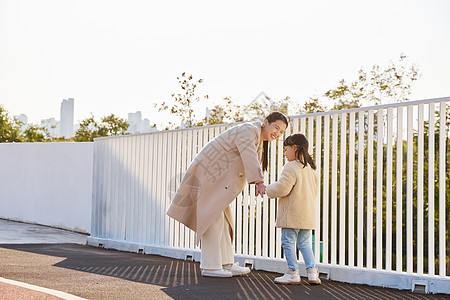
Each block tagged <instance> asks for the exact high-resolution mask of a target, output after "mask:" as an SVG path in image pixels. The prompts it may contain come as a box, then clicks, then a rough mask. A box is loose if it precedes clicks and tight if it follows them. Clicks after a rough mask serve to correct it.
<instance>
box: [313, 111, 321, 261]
mask: <svg viewBox="0 0 450 300" xmlns="http://www.w3.org/2000/svg"><path fill="white" fill-rule="evenodd" d="M315 146H316V154H315V156H314V160H315V162H316V167H317V169H316V170H317V174H318V176H319V178H320V174H321V173H320V172H321V164H322V162H321V160H322V159H321V157H322V117H321V116H317V117H316V140H315ZM319 180H320V179H319ZM320 194H321V191H320V184H319V193H318V196H317V207H316V229H315V231H314V254H315V258H316V261H317V262H322V261H321V259H320V258H321V257H320V256H321V255H320V254H321V251H320V244H321V240H322V238H321V235H320V228H321V226H320V207H321V201H320Z"/></svg>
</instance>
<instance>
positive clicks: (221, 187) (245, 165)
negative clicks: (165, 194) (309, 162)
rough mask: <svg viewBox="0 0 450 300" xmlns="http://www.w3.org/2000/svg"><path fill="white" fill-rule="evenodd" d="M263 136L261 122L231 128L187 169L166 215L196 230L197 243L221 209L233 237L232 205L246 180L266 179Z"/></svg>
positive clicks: (208, 145) (203, 150)
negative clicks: (262, 158)
mask: <svg viewBox="0 0 450 300" xmlns="http://www.w3.org/2000/svg"><path fill="white" fill-rule="evenodd" d="M260 136H261V123H260V122H255V123H246V124H241V125H238V126H235V127H232V128H230V129H228V130H227V131H225V132H223V133H221V134H220V135H219V136H217V137H216V138H214V139H213V140H212V141H210V142H209V143H208V144H207V145H206V146H205V147H203V149H202V150H201V151H200V153H199V154H197V156H196V157H195V159H194V161H193V162H192V163H191V165H190V166H189V168H188V170H187V171H186V174H185V175H184V178H183V180H182V182H181V184H180V186H179V188H178V190H177V192H176V194H175V196H174V198H173V200H172V203H171V204H170V206H169V209H168V210H167V215H169V216H170V217H172V218H174V219H175V220H177V221H179V222H181V223H183V224H184V225H186V226H187V227H189V228H190V229H192V230H194V231H195V232H196V233H197V242H198V241H199V240H200V238H201V237H202V235H203V234H204V233H205V231H206V230H207V229H208V227H209V226H210V225H211V223H212V222H213V221H214V220H215V219H216V218H217V216H218V215H219V214H220V213H221V212H224V213H225V216H226V218H227V220H228V222H229V223H230V225H231V226H230V227H231V229H230V234H231V237H232V239H233V236H234V226H233V224H234V223H233V220H232V215H231V209H230V208H229V204H230V203H231V202H232V201H233V200H234V199H235V198H236V197H237V195H238V194H239V193H241V192H242V190H243V189H244V187H245V185H246V182H249V183H254V182H256V181H263V178H264V177H263V173H262V169H261V166H260V158H261V147H260Z"/></svg>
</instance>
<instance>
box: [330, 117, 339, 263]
mask: <svg viewBox="0 0 450 300" xmlns="http://www.w3.org/2000/svg"><path fill="white" fill-rule="evenodd" d="M338 118H339V115H333V116H332V119H333V123H332V133H331V140H332V146H331V224H330V227H331V241H330V243H331V264H333V265H334V264H336V260H337V257H336V256H337V255H336V254H337V249H336V248H337V157H338V155H337V152H338V121H339V119H338Z"/></svg>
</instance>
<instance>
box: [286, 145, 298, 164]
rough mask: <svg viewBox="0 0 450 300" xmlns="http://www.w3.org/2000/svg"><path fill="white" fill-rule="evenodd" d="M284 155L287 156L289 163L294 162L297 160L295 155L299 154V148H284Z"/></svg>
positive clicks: (294, 146)
mask: <svg viewBox="0 0 450 300" xmlns="http://www.w3.org/2000/svg"><path fill="white" fill-rule="evenodd" d="M283 148H284V155H285V156H286V159H287V160H288V161H293V160H296V159H297V156H296V155H295V153H296V152H297V146H296V145H293V146H284V147H283Z"/></svg>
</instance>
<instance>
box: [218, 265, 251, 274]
mask: <svg viewBox="0 0 450 300" xmlns="http://www.w3.org/2000/svg"><path fill="white" fill-rule="evenodd" d="M224 270H226V271H229V272H231V274H233V276H242V275H245V274H248V273H250V268H248V267H241V266H239V263H234V264H233V265H232V266H231V267H224Z"/></svg>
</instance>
